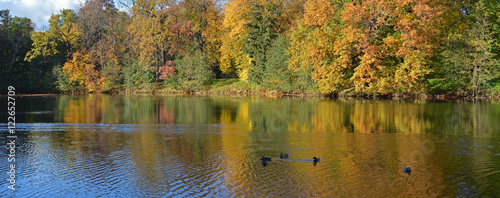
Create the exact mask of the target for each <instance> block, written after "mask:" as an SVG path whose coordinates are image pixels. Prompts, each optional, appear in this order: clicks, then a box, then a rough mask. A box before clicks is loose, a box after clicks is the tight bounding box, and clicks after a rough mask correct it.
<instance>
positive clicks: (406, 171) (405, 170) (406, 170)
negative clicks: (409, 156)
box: [403, 167, 411, 175]
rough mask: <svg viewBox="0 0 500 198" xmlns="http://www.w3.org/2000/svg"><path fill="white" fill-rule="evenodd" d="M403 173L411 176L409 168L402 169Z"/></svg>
mask: <svg viewBox="0 0 500 198" xmlns="http://www.w3.org/2000/svg"><path fill="white" fill-rule="evenodd" d="M403 172H405V173H407V174H408V175H410V174H411V168H410V167H404V168H403Z"/></svg>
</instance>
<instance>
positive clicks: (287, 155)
mask: <svg viewBox="0 0 500 198" xmlns="http://www.w3.org/2000/svg"><path fill="white" fill-rule="evenodd" d="M289 156H290V154H283V153H280V158H281V159H283V158H285V159H288V157H289Z"/></svg>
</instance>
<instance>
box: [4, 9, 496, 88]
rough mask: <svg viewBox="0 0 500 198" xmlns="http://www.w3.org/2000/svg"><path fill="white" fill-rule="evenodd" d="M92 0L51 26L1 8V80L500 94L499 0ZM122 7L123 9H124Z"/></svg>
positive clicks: (42, 84)
mask: <svg viewBox="0 0 500 198" xmlns="http://www.w3.org/2000/svg"><path fill="white" fill-rule="evenodd" d="M117 5H118V4H115V2H113V1H112V0H86V1H85V2H84V4H82V6H81V7H80V8H79V9H78V10H75V11H74V10H68V9H64V10H61V12H60V13H58V14H53V15H52V16H51V17H50V20H49V29H48V30H46V31H34V28H33V27H34V24H32V23H31V21H30V19H27V18H19V17H11V16H10V15H9V11H8V10H2V11H0V17H1V24H0V33H1V34H0V43H1V48H0V49H1V53H0V56H1V59H0V64H1V65H0V67H1V70H0V73H1V75H2V76H3V77H2V79H1V80H0V83H1V85H2V86H6V85H10V84H16V85H18V87H23V88H22V91H25V92H30V91H50V90H63V91H70V90H85V91H110V90H119V89H152V88H153V86H152V85H151V83H152V82H161V81H164V82H165V83H166V84H167V85H168V87H171V88H176V89H203V88H205V87H206V86H205V85H206V84H207V83H209V82H210V80H211V79H213V78H230V77H239V78H240V80H241V81H244V82H246V83H249V84H252V85H256V86H258V87H263V88H265V89H268V90H276V91H283V92H304V91H306V92H321V93H357V94H394V93H398V94H399V93H403V94H413V93H458V94H463V95H472V96H483V95H491V94H498V93H500V76H499V74H500V62H499V60H500V41H499V40H498V38H499V37H500V17H499V16H500V13H499V12H500V3H499V2H498V1H493V0H463V1H454V0H391V1H389V0H384V1H379V0H348V1H340V0H229V1H219V0H181V1H177V0H175V1H174V0H134V1H131V2H130V3H128V4H127V3H122V2H120V6H121V8H123V9H118V8H117V7H116V6H117ZM121 10H124V11H121Z"/></svg>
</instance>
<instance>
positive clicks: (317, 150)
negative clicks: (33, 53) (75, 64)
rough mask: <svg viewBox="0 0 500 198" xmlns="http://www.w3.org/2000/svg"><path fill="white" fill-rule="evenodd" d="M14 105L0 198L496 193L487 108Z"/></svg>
mask: <svg viewBox="0 0 500 198" xmlns="http://www.w3.org/2000/svg"><path fill="white" fill-rule="evenodd" d="M0 100H2V101H7V98H5V97H3V98H0ZM15 107H16V115H15V116H16V117H15V118H16V125H15V130H16V132H17V133H16V135H17V138H16V161H15V166H16V167H15V171H16V173H15V177H16V178H15V190H11V189H9V188H8V186H9V185H10V183H9V181H7V178H8V177H9V174H8V173H7V174H5V173H6V172H8V171H9V170H10V167H9V166H10V164H11V162H8V160H7V158H8V155H9V146H8V145H7V143H8V141H9V139H8V138H7V135H8V126H7V119H8V118H7V117H8V114H7V102H5V104H4V105H2V107H0V110H1V111H0V113H1V114H0V119H1V120H3V121H2V122H0V123H1V124H0V132H1V135H0V139H1V142H2V144H3V145H4V148H5V149H4V150H3V156H2V158H3V159H1V160H0V161H1V163H0V171H1V172H3V174H2V175H3V176H2V179H0V186H1V187H0V197H14V196H15V197H28V196H35V197H99V196H100V197H216V196H218V197H261V196H264V197H280V196H281V197H385V196H389V197H394V196H401V197H495V196H498V195H499V194H500V103H499V102H493V101H486V102H475V103H472V102H431V101H378V100H342V99H336V100H333V99H301V98H263V97H239V98H230V97H193V96H189V97H188V96H178V97H176V96H111V95H85V96H70V95H61V96H53V97H16V106H15ZM280 153H286V154H289V157H288V158H287V159H280V158H279V155H280ZM262 156H265V157H271V158H272V160H271V161H268V162H267V163H263V162H262V161H261V160H260V158H261V157H262ZM315 156H316V157H319V158H321V160H320V161H319V162H317V163H314V162H313V160H312V158H313V157H315ZM404 167H411V169H412V172H411V174H406V173H405V172H403V168H404Z"/></svg>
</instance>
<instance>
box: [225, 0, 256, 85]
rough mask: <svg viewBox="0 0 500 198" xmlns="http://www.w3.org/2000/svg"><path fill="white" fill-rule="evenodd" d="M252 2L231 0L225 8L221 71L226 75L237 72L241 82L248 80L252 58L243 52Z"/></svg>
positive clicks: (248, 0)
mask: <svg viewBox="0 0 500 198" xmlns="http://www.w3.org/2000/svg"><path fill="white" fill-rule="evenodd" d="M250 3H251V2H250V0H231V1H229V2H228V4H226V5H225V7H224V20H223V23H222V28H223V30H222V32H223V36H222V39H221V40H222V45H221V48H220V53H221V57H220V69H221V71H222V72H224V73H226V74H227V73H231V72H233V71H234V70H236V72H237V74H238V76H239V77H240V79H241V80H243V81H247V80H248V73H249V70H250V61H251V59H250V57H249V55H248V54H247V53H244V52H243V48H244V46H245V39H246V37H247V34H248V28H247V27H246V25H247V24H248V23H249V22H250V9H251V4H250Z"/></svg>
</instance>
